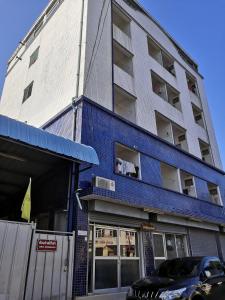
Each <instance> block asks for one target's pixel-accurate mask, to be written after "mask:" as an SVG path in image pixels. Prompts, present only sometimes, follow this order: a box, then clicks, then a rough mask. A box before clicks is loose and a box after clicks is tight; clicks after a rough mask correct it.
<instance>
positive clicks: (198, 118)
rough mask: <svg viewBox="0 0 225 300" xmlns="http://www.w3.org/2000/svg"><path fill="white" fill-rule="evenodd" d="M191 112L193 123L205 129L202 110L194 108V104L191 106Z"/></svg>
mask: <svg viewBox="0 0 225 300" xmlns="http://www.w3.org/2000/svg"><path fill="white" fill-rule="evenodd" d="M192 111H193V115H194V119H195V123H196V124H198V125H199V126H201V127H203V128H205V125H204V119H203V112H202V110H201V109H200V108H198V107H197V106H195V105H194V104H192Z"/></svg>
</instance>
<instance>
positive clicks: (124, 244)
mask: <svg viewBox="0 0 225 300" xmlns="http://www.w3.org/2000/svg"><path fill="white" fill-rule="evenodd" d="M119 232H120V235H119V237H120V239H119V245H120V277H119V278H120V286H121V287H127V286H130V285H131V284H132V283H133V282H134V281H135V280H137V279H138V278H139V274H140V272H139V266H140V263H139V262H140V259H139V251H138V243H137V241H138V239H137V232H135V231H131V230H127V229H122V230H120V231H119Z"/></svg>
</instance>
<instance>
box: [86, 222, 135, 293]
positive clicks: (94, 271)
mask: <svg viewBox="0 0 225 300" xmlns="http://www.w3.org/2000/svg"><path fill="white" fill-rule="evenodd" d="M139 253H140V251H139V244H138V232H137V231H135V230H132V229H127V228H119V227H109V226H100V225H91V226H90V233H89V271H88V277H89V278H88V281H89V292H95V291H100V290H106V289H121V288H125V287H128V286H130V285H131V284H132V282H134V281H135V280H137V279H138V278H139V275H140V254H139Z"/></svg>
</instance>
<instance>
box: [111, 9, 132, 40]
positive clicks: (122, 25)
mask: <svg viewBox="0 0 225 300" xmlns="http://www.w3.org/2000/svg"><path fill="white" fill-rule="evenodd" d="M113 25H114V26H116V27H117V28H118V29H119V30H120V31H122V32H123V33H125V34H126V35H127V36H129V37H130V19H129V18H128V17H127V16H126V15H124V14H123V13H122V12H121V11H120V10H119V9H118V8H117V7H115V6H114V7H113Z"/></svg>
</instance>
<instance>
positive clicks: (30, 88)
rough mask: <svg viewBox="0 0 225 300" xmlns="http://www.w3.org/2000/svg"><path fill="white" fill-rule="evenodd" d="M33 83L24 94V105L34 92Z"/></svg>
mask: <svg viewBox="0 0 225 300" xmlns="http://www.w3.org/2000/svg"><path fill="white" fill-rule="evenodd" d="M33 83H34V82H33V81H32V82H31V83H30V84H29V85H28V86H27V87H26V88H25V90H24V94H23V102H22V103H24V102H25V101H26V100H27V99H28V98H29V97H30V96H31V94H32V90H33Z"/></svg>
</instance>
